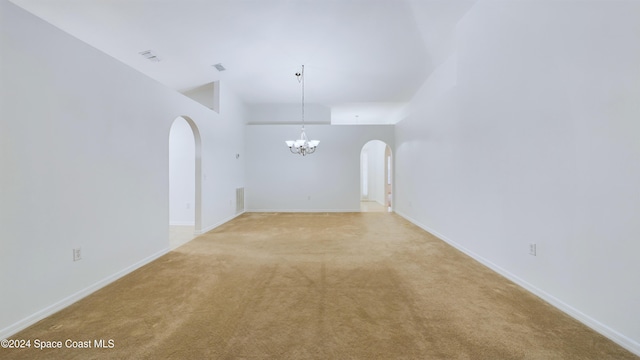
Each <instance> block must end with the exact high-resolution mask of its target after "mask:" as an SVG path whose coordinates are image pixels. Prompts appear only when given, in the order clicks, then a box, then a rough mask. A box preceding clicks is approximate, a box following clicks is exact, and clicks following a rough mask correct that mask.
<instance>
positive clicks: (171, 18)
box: [11, 0, 475, 124]
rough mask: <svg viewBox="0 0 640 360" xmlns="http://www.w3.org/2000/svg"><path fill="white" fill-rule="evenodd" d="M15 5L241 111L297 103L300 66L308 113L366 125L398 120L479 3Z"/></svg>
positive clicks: (30, 0) (93, 1) (225, 0)
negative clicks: (225, 93)
mask: <svg viewBox="0 0 640 360" xmlns="http://www.w3.org/2000/svg"><path fill="white" fill-rule="evenodd" d="M11 1H12V2H13V3H15V4H16V5H19V6H21V7H23V8H24V9H26V10H28V11H30V12H32V13H34V14H35V15H37V16H39V17H41V18H43V19H44V20H46V21H48V22H50V23H52V24H53V25H55V26H57V27H58V28H60V29H62V30H64V31H66V32H68V33H70V34H71V35H73V36H75V37H77V38H78V39H80V40H82V41H84V42H86V43H88V44H90V45H92V46H94V47H96V48H98V49H100V50H102V51H103V52H105V53H107V54H109V55H111V56H113V57H114V58H116V59H118V60H120V61H122V62H124V63H126V64H128V65H129V66H131V67H133V68H135V69H137V70H138V71H140V72H142V73H144V74H146V75H148V76H150V77H152V78H154V79H156V80H157V81H159V82H160V83H163V84H165V85H166V86H168V87H170V88H173V89H175V90H177V91H181V92H184V91H188V90H191V89H194V88H197V87H200V86H202V85H204V84H208V83H211V82H213V81H216V80H220V81H221V82H224V83H226V84H227V85H228V86H229V87H231V88H232V89H233V90H234V91H235V92H236V93H237V94H238V95H239V96H240V98H241V99H242V100H243V101H244V102H246V103H299V99H300V85H299V83H298V81H297V80H296V77H295V76H294V73H295V72H296V71H299V69H300V67H301V65H302V64H304V65H305V96H306V102H307V103H318V104H323V105H326V106H329V107H331V108H332V118H334V119H335V122H336V123H342V124H344V123H361V124H363V123H394V122H396V121H398V120H399V119H396V118H397V117H398V114H400V113H401V109H402V105H403V104H404V103H406V102H407V101H409V100H410V99H411V97H412V95H413V94H414V93H415V91H416V90H417V89H418V87H419V86H420V85H421V84H422V83H423V82H424V80H425V79H426V77H427V76H428V75H429V74H430V73H431V71H432V70H433V69H434V66H435V65H437V64H438V63H439V62H441V61H442V60H443V59H444V58H446V56H447V55H448V53H449V52H450V51H451V44H452V41H451V40H452V34H453V29H454V27H455V24H456V23H457V21H458V20H459V19H460V18H461V17H462V16H463V15H464V13H465V12H466V11H467V10H468V9H469V8H470V7H471V6H472V5H473V3H474V1H475V0H11ZM145 50H152V51H154V52H155V53H156V54H157V55H158V56H159V58H160V60H161V61H160V62H150V61H149V60H147V59H145V58H143V57H142V56H141V55H140V54H139V53H140V52H142V51H145ZM217 63H222V64H223V65H224V66H225V67H226V69H227V70H226V71H224V72H218V71H217V70H216V69H215V68H213V67H212V65H213V64H217ZM356 115H359V116H357V117H356ZM350 119H351V120H352V121H351V122H350Z"/></svg>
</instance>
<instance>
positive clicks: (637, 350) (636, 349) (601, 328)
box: [396, 210, 640, 356]
mask: <svg viewBox="0 0 640 360" xmlns="http://www.w3.org/2000/svg"><path fill="white" fill-rule="evenodd" d="M396 214H398V215H400V216H401V217H403V218H404V219H406V220H407V221H409V222H411V223H413V224H414V225H416V226H417V227H419V228H421V229H422V230H424V231H426V232H428V233H430V234H432V235H434V236H436V237H437V238H439V239H441V240H442V241H444V242H446V243H447V244H449V245H451V246H453V247H454V248H456V249H458V250H460V251H462V252H463V253H465V254H467V255H468V256H470V257H472V258H473V259H475V260H477V261H479V262H480V263H481V264H483V265H484V266H486V267H488V268H489V269H491V270H493V271H495V272H497V273H498V274H500V275H502V276H504V277H505V278H507V279H509V280H511V281H513V282H514V283H516V284H518V285H520V286H522V287H523V288H525V289H526V290H527V291H529V292H531V293H533V294H534V295H536V296H538V297H539V298H541V299H542V300H544V301H546V302H547V303H549V304H551V305H552V306H554V307H556V308H557V309H559V310H560V311H562V312H564V313H566V314H567V315H569V316H571V317H573V318H574V319H576V320H578V321H580V322H581V323H583V324H584V325H586V326H588V327H590V328H591V329H593V330H595V331H596V332H598V333H600V334H601V335H603V336H605V337H607V338H609V339H610V340H612V341H613V342H615V343H616V344H618V345H620V346H622V347H623V348H625V349H627V350H629V351H631V352H632V353H634V354H636V355H638V356H640V343H638V342H637V341H634V340H633V339H631V338H629V337H628V336H625V335H624V334H621V333H620V332H618V331H616V330H614V329H612V328H610V327H608V326H607V325H605V324H603V323H601V322H599V321H598V320H596V319H594V318H592V317H591V316H589V315H587V314H585V313H583V312H581V311H580V310H578V309H576V308H574V307H572V306H571V305H569V304H567V303H565V302H563V301H562V300H560V299H558V298H556V297H554V296H553V295H551V294H549V293H547V292H546V291H544V290H542V289H540V288H538V287H536V286H534V285H532V284H531V283H529V282H527V281H525V280H523V279H521V278H519V277H518V276H516V275H514V274H512V273H510V272H509V271H507V270H505V269H504V268H502V267H500V266H498V265H496V264H494V263H493V262H491V261H490V260H487V259H485V258H483V257H482V256H480V255H478V254H476V253H474V252H473V251H470V250H469V249H467V248H465V247H464V246H462V245H460V244H458V243H456V242H455V241H453V240H451V239H449V238H447V237H446V236H444V235H443V234H441V233H439V232H437V231H435V230H433V229H431V228H429V227H428V226H425V225H423V224H421V223H420V222H418V221H417V220H415V219H413V218H411V217H410V216H407V215H406V214H403V213H401V212H399V211H397V210H396Z"/></svg>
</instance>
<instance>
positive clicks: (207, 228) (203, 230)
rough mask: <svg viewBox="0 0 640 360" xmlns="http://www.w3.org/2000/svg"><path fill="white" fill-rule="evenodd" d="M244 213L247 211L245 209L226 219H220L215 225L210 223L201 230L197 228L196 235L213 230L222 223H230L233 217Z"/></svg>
mask: <svg viewBox="0 0 640 360" xmlns="http://www.w3.org/2000/svg"><path fill="white" fill-rule="evenodd" d="M244 213H245V212H244V211H242V212H239V213H237V214H235V215H232V216H229V217H228V218H226V219H224V220H221V221H218V222H217V223H215V224H213V225H209V226H207V227H206V228H202V229H200V231H197V230H196V232H195V235H202V234H204V233H206V232H209V231H211V230H213V229H215V228H217V227H218V226H220V225H222V224H225V223H228V222H229V221H231V220H233V219H235V218H237V217H238V216H240V215H242V214H244Z"/></svg>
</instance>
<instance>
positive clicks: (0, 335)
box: [0, 248, 169, 339]
mask: <svg viewBox="0 0 640 360" xmlns="http://www.w3.org/2000/svg"><path fill="white" fill-rule="evenodd" d="M168 252H169V249H168V248H166V249H163V250H160V251H158V252H157V253H155V254H153V255H150V256H148V257H146V258H144V259H142V260H140V261H138V262H137V263H135V264H133V265H130V266H127V267H126V268H124V269H122V270H120V271H118V272H116V273H115V274H113V275H110V276H107V277H106V278H104V279H102V280H100V281H98V282H96V283H95V284H93V285H89V286H88V287H86V288H84V289H82V290H80V291H78V292H76V293H75V294H72V295H70V296H67V297H66V298H64V299H62V300H60V301H58V302H56V303H54V304H52V305H50V306H47V307H46V308H44V309H42V310H40V311H38V312H36V313H34V314H31V315H29V316H27V317H26V318H24V319H22V320H20V321H18V322H16V323H14V324H13V325H9V326H7V327H6V328H4V329H2V330H0V339H5V338H8V337H9V336H11V335H14V334H16V333H17V332H19V331H21V330H24V329H26V328H27V327H29V326H31V325H33V324H35V323H36V322H38V321H40V320H42V319H44V318H46V317H48V316H50V315H53V314H54V313H56V312H58V311H60V310H62V309H64V308H66V307H67V306H69V305H71V304H73V303H75V302H77V301H79V300H81V299H82V298H84V297H86V296H88V295H90V294H91V293H93V292H95V291H97V290H99V289H101V288H103V287H105V286H107V285H109V284H110V283H112V282H114V281H116V280H118V279H119V278H121V277H123V276H125V275H127V274H129V273H131V272H133V271H134V270H136V269H138V268H140V267H142V266H144V265H146V264H148V263H150V262H152V261H154V260H156V259H157V258H159V257H161V256H162V255H165V254H166V253H168Z"/></svg>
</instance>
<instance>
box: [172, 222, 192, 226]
mask: <svg viewBox="0 0 640 360" xmlns="http://www.w3.org/2000/svg"><path fill="white" fill-rule="evenodd" d="M195 224H196V223H195V222H193V221H172V222H170V223H169V226H194V225H195Z"/></svg>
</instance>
